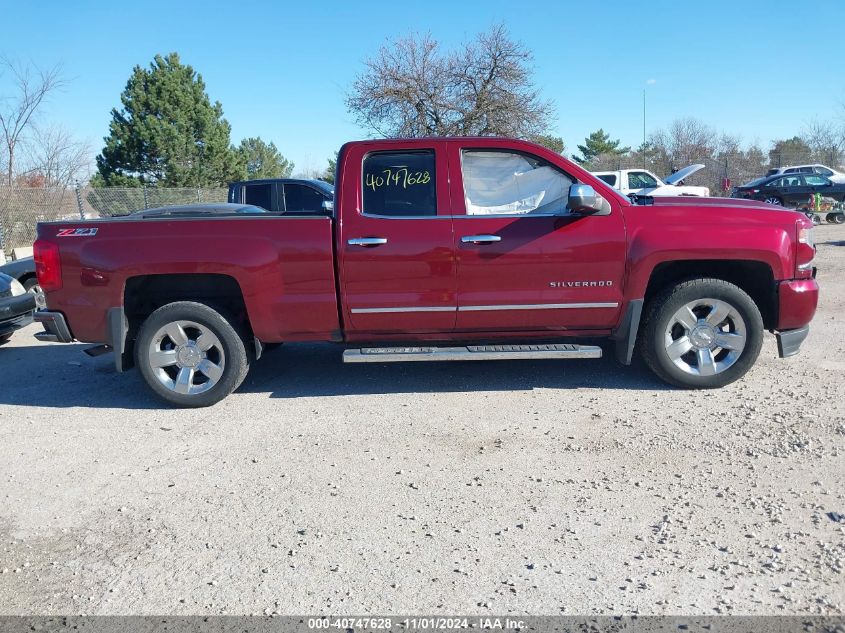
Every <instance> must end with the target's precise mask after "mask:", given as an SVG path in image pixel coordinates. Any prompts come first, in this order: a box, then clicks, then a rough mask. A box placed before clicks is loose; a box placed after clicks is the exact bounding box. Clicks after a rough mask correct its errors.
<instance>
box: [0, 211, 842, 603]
mask: <svg viewBox="0 0 845 633" xmlns="http://www.w3.org/2000/svg"><path fill="white" fill-rule="evenodd" d="M817 240H818V241H819V242H820V244H819V267H820V272H819V279H820V281H821V284H822V292H823V294H822V298H821V306H820V311H819V313H818V315H817V316H816V319H815V321H814V325H813V330H812V332H811V334H810V338H809V339H808V340H807V342H806V343H805V345H804V348H803V350H802V353H801V355H799V356H797V357H795V358H791V359H788V360H779V359H777V353H776V346H775V341H774V338H773V337H771V336H767V337H766V342H765V345H764V347H763V352H762V355H761V359H760V361H759V362H758V364H757V366H756V367H755V368H754V369H753V370H752V372H751V373H750V374H749V375H748V376H747V377H746V379H745V380H744V381H742V382H740V383H739V384H734V385H731V386H730V387H728V388H725V389H722V390H719V391H710V392H685V391H677V390H672V389H668V388H666V387H665V386H664V385H663V384H662V383H659V382H658V381H657V380H656V379H654V378H653V377H652V376H651V375H650V374H648V373H647V372H646V371H645V370H644V369H643V368H641V367H640V368H627V369H626V368H621V367H618V366H616V365H615V363H614V362H613V361H612V360H611V359H609V358H606V359H603V360H601V361H588V360H585V361H569V362H556V361H538V362H531V361H514V362H502V363H477V364H472V363H466V364H464V363H460V364H459V363H453V364H449V363H443V364H428V363H410V364H405V365H389V366H365V367H361V366H350V365H346V366H344V365H342V364H341V363H340V350H339V349H338V348H336V347H332V346H329V345H301V346H286V347H284V348H282V349H280V350H278V351H275V352H273V353H271V354H269V355H268V356H267V358H265V359H263V360H262V361H261V362H260V363H258V364H257V365H256V366H255V367H254V368H253V370H252V373H251V374H250V377H249V378H248V379H247V382H246V383H245V384H244V386H243V387H242V388H241V389H240V390H239V392H238V393H236V394H234V395H233V396H231V397H229V398H228V399H227V400H225V401H224V402H222V403H221V404H219V405H217V406H216V407H214V408H212V409H206V410H195V411H175V410H170V409H166V408H162V407H161V406H160V405H159V403H158V401H156V400H154V399H153V398H152V397H151V396H149V395H148V394H147V390H146V388H145V387H144V386H143V385H142V383H141V380H140V377H139V376H138V374H137V372H131V373H129V374H126V375H123V376H120V375H116V374H114V373H112V369H111V360H110V358H109V357H102V358H96V359H91V358H88V357H87V356H84V355H83V354H81V353H80V350H81V348H82V346H80V345H65V346H62V345H48V344H41V343H39V342H37V341H35V340H34V339H33V338H32V336H31V334H32V333H33V332H34V331H35V328H34V327H31V328H28V329H27V330H25V331H23V332H20V333H18V334H17V335H15V336H14V337H13V339H12V341H11V343H9V344H7V345H5V346H4V347H3V348H0V363H2V367H3V368H4V373H5V377H4V381H3V384H2V387H0V446H2V456H3V459H2V462H0V500H2V502H1V503H0V541H2V547H0V569H1V570H2V574H0V612H2V613H5V614H72V613H88V614H199V613H208V614H214V613H237V614H253V613H255V614H263V613H273V612H278V613H283V614H301V613H317V612H319V613H334V614H354V613H358V614H363V613H370V614H376V613H380V614H384V613H429V614H431V613H465V614H488V613H489V614H509V613H514V614H520V613H531V614H553V615H555V614H573V613H574V614H598V613H639V614H690V615H691V614H714V613H733V614H841V613H842V612H843V610H845V582H844V581H843V566H845V538H844V537H845V518H842V519H839V521H838V522H837V521H836V520H835V519H836V518H838V517H837V514H836V513H838V514H839V515H845V492H844V491H845V376H843V373H845V372H844V371H843V370H845V360H843V359H845V335H843V325H845V320H844V318H843V308H845V227H837V226H824V227H821V228H820V230H819V231H818V232H817ZM829 513H834V514H833V518H831V516H829Z"/></svg>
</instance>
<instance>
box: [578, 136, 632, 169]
mask: <svg viewBox="0 0 845 633" xmlns="http://www.w3.org/2000/svg"><path fill="white" fill-rule="evenodd" d="M620 143H621V142H620V141H619V139H616V140H615V141H611V140H610V134H608V133H607V132H605V131H604V130H603V129H602V128H599V129H598V130H596V131H595V132H593V133H592V134H590V135H589V136H588V137H587V138H586V139H584V144H583V145H579V146H578V151H579V152H581V156H573V158H574V159H575V162H577V163H578V164H579V165H589V164H590V161H592V160H593V159H594V158H595V157H596V156H599V155H601V154H610V155H612V156H622V155H624V154H627V153H628V152H630V151H631V148H630V147H619V145H620Z"/></svg>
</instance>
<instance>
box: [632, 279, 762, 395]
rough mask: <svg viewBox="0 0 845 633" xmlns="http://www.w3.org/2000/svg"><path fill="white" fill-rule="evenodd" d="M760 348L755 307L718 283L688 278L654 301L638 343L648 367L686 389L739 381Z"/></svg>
mask: <svg viewBox="0 0 845 633" xmlns="http://www.w3.org/2000/svg"><path fill="white" fill-rule="evenodd" d="M762 344H763V319H762V317H761V316H760V310H759V309H758V308H757V305H756V304H755V303H754V301H753V300H752V299H751V297H749V296H748V295H747V294H746V293H745V292H743V291H742V290H741V289H740V288H738V287H737V286H735V285H734V284H731V283H728V282H727V281H723V280H721V279H693V280H690V281H686V282H683V283H680V284H678V285H677V286H674V287H672V288H669V289H668V290H666V291H665V292H663V293H662V294H660V295H659V296H657V297H655V299H653V300H652V301H651V302H650V303H649V307H648V309H647V315H646V321H645V326H644V328H643V330H642V333H641V336H640V340H639V346H640V352H641V354H642V356H643V359H644V360H645V362H646V364H647V365H648V366H649V368H650V369H651V370H652V371H653V372H654V373H655V374H657V376H658V377H660V378H661V379H663V380H664V381H666V382H668V383H669V384H672V385H675V386H678V387H684V388H687V389H690V388H692V389H712V388H714V387H722V386H724V385H727V384H730V383H732V382H734V381H735V380H737V379H738V378H741V377H742V376H743V375H744V374H745V373H746V372H747V371H748V370H749V369H750V368H751V366H752V365H753V364H754V361H756V360H757V356H758V355H759V354H760V347H761V346H762Z"/></svg>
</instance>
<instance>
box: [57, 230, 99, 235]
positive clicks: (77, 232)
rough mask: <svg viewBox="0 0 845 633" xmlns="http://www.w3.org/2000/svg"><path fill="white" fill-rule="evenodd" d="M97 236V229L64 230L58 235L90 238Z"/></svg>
mask: <svg viewBox="0 0 845 633" xmlns="http://www.w3.org/2000/svg"><path fill="white" fill-rule="evenodd" d="M96 234H97V229H62V230H60V231H59V232H58V233H56V237H89V236H91V235H96Z"/></svg>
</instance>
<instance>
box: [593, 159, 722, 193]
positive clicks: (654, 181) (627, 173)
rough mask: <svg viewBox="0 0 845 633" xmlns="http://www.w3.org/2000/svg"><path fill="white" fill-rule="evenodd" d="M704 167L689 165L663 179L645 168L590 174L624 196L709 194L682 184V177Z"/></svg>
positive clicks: (703, 189) (696, 187)
mask: <svg viewBox="0 0 845 633" xmlns="http://www.w3.org/2000/svg"><path fill="white" fill-rule="evenodd" d="M702 169H704V165H698V164H697V165H689V166H688V167H684V168H683V169H679V170H678V171H676V172H674V173H672V174H671V175H669V176H666V178H664V179H663V180H661V179H660V178H658V177H657V176H655V175H654V174H653V173H651V172H650V171H647V170H645V169H618V170H616V171H594V172H592V174H593V175H594V176H596V177H598V178H599V179H600V180H603V181H604V182H606V183H607V184H609V185H610V186H611V187H613V188H615V189H618V190H619V191H621V192H622V193H624V194H625V195H626V196H630V195H635V196H701V197H704V196H709V195H710V189H708V188H707V187H698V186H695V185H685V184H682V183H683V180H684V178H688V177H690V176H692V175H693V174H694V173H696V172H697V171H700V170H702Z"/></svg>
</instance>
